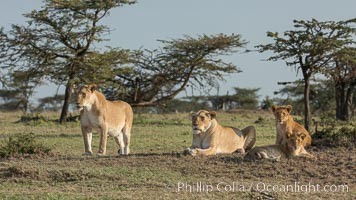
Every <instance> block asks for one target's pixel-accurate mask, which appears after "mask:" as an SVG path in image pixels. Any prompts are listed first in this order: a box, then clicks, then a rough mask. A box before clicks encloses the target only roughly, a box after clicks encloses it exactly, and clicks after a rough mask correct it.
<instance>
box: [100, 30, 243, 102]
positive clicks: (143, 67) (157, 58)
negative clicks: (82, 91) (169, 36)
mask: <svg viewBox="0 0 356 200" xmlns="http://www.w3.org/2000/svg"><path fill="white" fill-rule="evenodd" d="M160 42H161V43H162V44H163V45H164V46H163V47H162V48H160V49H156V50H153V51H149V50H139V51H135V52H131V56H130V59H129V60H130V61H129V62H130V63H131V64H130V65H129V66H122V65H117V66H116V67H114V77H112V78H111V79H110V80H109V79H108V80H107V82H110V84H108V85H107V86H106V87H105V89H104V91H103V92H104V93H105V96H107V97H108V98H109V99H124V100H125V101H128V102H130V103H131V104H132V105H133V106H155V105H159V104H162V102H165V101H167V100H171V99H173V98H174V97H175V96H176V95H177V94H178V93H180V92H182V91H183V90H185V88H186V87H187V86H188V85H190V86H191V87H193V88H196V89H209V88H211V87H216V86H217V84H218V81H219V80H224V75H226V74H227V73H237V72H239V70H238V69H237V67H236V66H235V65H233V64H232V63H227V62H225V61H223V60H222V59H221V58H220V56H221V55H230V54H232V53H234V52H236V50H237V48H241V47H243V46H244V45H245V44H246V42H245V41H243V40H242V39H241V36H240V35H224V34H218V35H211V36H207V35H201V36H198V37H197V38H193V37H190V36H185V37H184V38H183V39H173V40H160Z"/></svg>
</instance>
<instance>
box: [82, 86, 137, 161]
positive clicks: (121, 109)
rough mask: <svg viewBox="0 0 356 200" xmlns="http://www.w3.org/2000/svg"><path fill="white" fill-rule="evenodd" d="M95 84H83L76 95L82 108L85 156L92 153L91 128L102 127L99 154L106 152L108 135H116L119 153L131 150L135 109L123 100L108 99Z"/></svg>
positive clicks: (125, 153) (127, 152) (124, 153)
mask: <svg viewBox="0 0 356 200" xmlns="http://www.w3.org/2000/svg"><path fill="white" fill-rule="evenodd" d="M95 88H96V86H95V84H90V85H84V86H82V87H81V88H80V89H79V91H78V93H77V97H76V104H77V107H78V108H79V109H80V123H81V128H82V134H83V139H84V147H85V152H84V155H92V153H93V152H92V149H91V142H92V129H93V128H98V129H100V145H99V151H98V155H105V153H106V142H107V136H108V135H110V136H112V137H114V138H115V141H116V143H117V144H118V145H119V153H121V154H123V155H127V154H129V152H130V149H129V145H130V136H131V127H132V120H133V112H132V108H131V106H130V105H129V104H127V103H126V102H124V101H108V100H106V98H105V96H104V95H103V94H102V93H101V92H99V91H97V90H96V89H95Z"/></svg>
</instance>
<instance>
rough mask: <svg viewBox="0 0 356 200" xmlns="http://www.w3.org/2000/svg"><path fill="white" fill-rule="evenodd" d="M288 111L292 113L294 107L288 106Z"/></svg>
mask: <svg viewBox="0 0 356 200" xmlns="http://www.w3.org/2000/svg"><path fill="white" fill-rule="evenodd" d="M286 108H287V111H288V112H289V113H290V112H291V111H292V106H291V105H288V106H287V107H286Z"/></svg>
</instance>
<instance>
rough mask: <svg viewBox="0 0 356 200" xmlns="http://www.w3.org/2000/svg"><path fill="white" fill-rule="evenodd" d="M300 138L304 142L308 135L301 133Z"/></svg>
mask: <svg viewBox="0 0 356 200" xmlns="http://www.w3.org/2000/svg"><path fill="white" fill-rule="evenodd" d="M298 137H300V138H301V139H302V140H304V139H305V137H307V135H306V134H305V133H299V134H298Z"/></svg>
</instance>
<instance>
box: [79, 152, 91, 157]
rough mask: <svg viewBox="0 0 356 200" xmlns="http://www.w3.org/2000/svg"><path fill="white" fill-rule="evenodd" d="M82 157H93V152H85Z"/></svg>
mask: <svg viewBox="0 0 356 200" xmlns="http://www.w3.org/2000/svg"><path fill="white" fill-rule="evenodd" d="M82 155H83V156H92V155H93V153H92V152H84V153H83V154H82Z"/></svg>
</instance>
